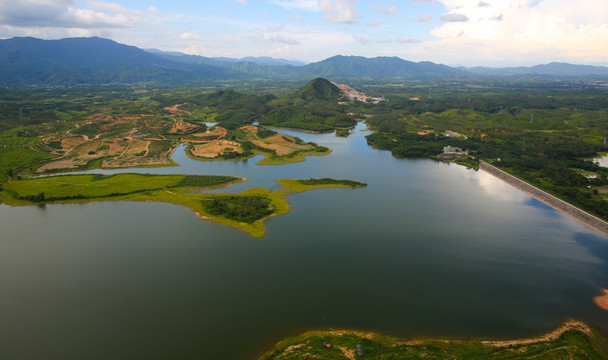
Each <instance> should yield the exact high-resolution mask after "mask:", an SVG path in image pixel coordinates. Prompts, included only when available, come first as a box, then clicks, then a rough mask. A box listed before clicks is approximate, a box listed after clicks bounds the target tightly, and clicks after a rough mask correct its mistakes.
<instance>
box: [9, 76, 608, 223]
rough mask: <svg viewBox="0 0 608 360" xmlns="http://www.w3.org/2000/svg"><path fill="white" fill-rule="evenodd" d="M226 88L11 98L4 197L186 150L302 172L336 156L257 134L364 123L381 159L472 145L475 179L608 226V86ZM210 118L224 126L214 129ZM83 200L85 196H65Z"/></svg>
mask: <svg viewBox="0 0 608 360" xmlns="http://www.w3.org/2000/svg"><path fill="white" fill-rule="evenodd" d="M228 84H229V85H230V86H231V88H229V89H218V88H215V87H181V88H180V87H159V88H156V89H150V90H149V89H142V88H136V87H133V88H131V87H123V88H105V89H97V90H90V89H70V90H65V89H57V90H49V91H47V90H44V91H43V90H11V89H0V106H2V108H3V111H2V112H0V186H3V185H2V183H3V182H6V181H8V180H9V179H13V180H15V179H19V178H24V177H25V176H30V175H35V174H48V173H54V172H66V171H71V170H82V169H94V168H100V167H105V168H117V167H123V168H125V167H134V166H169V165H172V162H171V160H170V158H169V157H170V154H171V153H172V151H173V150H174V149H175V148H176V147H177V146H178V145H179V144H180V143H185V144H188V147H187V152H188V154H189V155H191V156H193V157H195V158H197V159H213V160H239V159H247V158H250V157H252V156H254V155H256V154H264V155H266V157H265V158H264V159H263V160H262V161H260V162H259V163H260V164H281V163H286V162H295V161H302V160H304V159H305V158H306V156H309V155H323V154H328V153H329V152H330V150H329V149H327V148H324V147H320V146H318V145H316V144H306V143H303V142H301V140H299V139H296V138H290V137H285V136H279V135H277V134H275V133H274V132H273V131H272V130H269V129H268V128H266V127H265V126H262V127H257V130H255V129H256V128H255V127H253V126H251V125H249V124H252V122H254V121H259V122H260V124H262V125H264V124H265V125H266V126H274V127H290V128H297V129H301V130H307V131H334V130H335V129H337V135H345V134H347V133H348V128H350V127H352V126H353V125H354V124H355V123H356V122H357V121H360V120H365V121H366V123H367V125H368V127H369V128H370V129H372V130H373V131H374V133H373V134H371V135H369V136H368V138H367V139H368V142H369V144H371V145H373V146H374V147H375V148H378V149H385V150H390V151H391V152H392V153H393V155H395V156H398V157H428V158H433V159H437V156H438V155H439V154H440V153H441V152H442V150H443V147H445V146H448V145H451V146H456V147H461V148H462V149H465V150H469V156H468V157H462V158H460V159H456V160H455V162H457V163H459V164H463V165H465V166H468V167H471V168H475V169H476V168H477V167H478V162H479V160H484V161H486V162H488V163H491V164H493V165H495V166H498V167H500V168H501V169H503V170H505V171H507V172H509V173H511V174H513V175H515V176H517V177H519V178H521V179H523V180H525V181H527V182H529V183H531V184H533V185H535V186H537V187H540V188H541V189H543V190H545V191H547V192H549V193H552V194H554V195H556V196H558V197H560V198H562V199H564V200H565V201H567V202H570V203H572V204H574V205H576V206H578V207H580V208H582V209H584V210H586V211H589V212H591V213H593V214H595V215H597V216H599V217H601V218H603V219H608V201H607V200H608V191H607V189H608V169H607V168H603V167H600V166H598V165H597V164H594V163H592V162H591V161H589V160H588V159H589V158H593V157H594V156H596V154H598V153H605V152H608V146H606V145H605V143H604V139H605V137H606V136H608V122H607V121H606V114H607V113H608V100H607V99H608V97H606V89H605V87H603V86H602V85H603V83H601V82H596V81H581V80H565V81H559V82H554V81H544V80H539V79H538V78H536V79H531V80H527V79H507V78H502V79H497V78H490V79H482V80H479V79H466V80H454V79H451V80H449V81H444V80H440V79H435V80H426V81H424V82H423V81H407V82H406V81H401V80H398V79H391V80H390V81H385V82H382V81H370V80H349V85H350V86H352V87H354V88H356V89H357V90H359V91H362V92H365V93H367V94H370V95H375V96H379V95H382V96H383V97H384V98H386V99H387V101H382V102H380V103H378V104H369V103H363V102H358V101H348V100H345V99H344V98H343V97H342V94H341V93H340V91H339V89H338V88H337V87H336V86H335V85H334V84H332V83H331V82H329V81H327V80H325V79H314V80H312V81H310V82H309V83H307V84H302V83H301V82H298V81H296V82H291V83H289V82H275V83H271V82H268V81H259V82H250V83H248V84H247V85H246V86H245V85H244V84H239V83H238V82H228ZM237 90H247V91H248V93H246V92H241V91H237ZM270 92H272V94H271V93H270ZM208 121H214V122H218V123H219V124H218V126H217V127H215V128H213V127H212V128H207V126H206V122H208ZM219 128H222V129H225V132H218V131H216V130H217V129H219ZM446 131H451V132H446ZM444 134H448V135H449V136H445V135H444ZM459 135H460V136H459ZM212 141H218V142H219V143H220V144H219V146H218V148H219V149H220V150H219V151H216V152H215V153H213V152H211V155H209V152H206V151H204V149H202V150H201V149H200V147H201V146H202V145H204V144H207V143H209V142H212ZM222 141H223V142H224V143H222ZM195 150H199V151H198V152H197V151H195ZM196 153H198V154H199V155H201V156H198V155H196ZM216 154H217V156H216ZM117 193H119V194H120V193H121V192H117ZM39 195H40V192H38V193H33V194H28V195H24V196H32V199H34V198H36V199H41V196H39ZM78 195H83V196H84V194H80V193H76V194H72V195H64V196H78ZM48 196H49V194H45V199H46V197H48Z"/></svg>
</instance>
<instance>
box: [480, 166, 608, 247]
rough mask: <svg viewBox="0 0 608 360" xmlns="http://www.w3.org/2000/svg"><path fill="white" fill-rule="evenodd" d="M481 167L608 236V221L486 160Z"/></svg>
mask: <svg viewBox="0 0 608 360" xmlns="http://www.w3.org/2000/svg"><path fill="white" fill-rule="evenodd" d="M479 168H480V169H481V170H483V171H485V172H487V173H489V174H491V175H493V176H495V177H497V178H499V179H500V180H502V181H504V182H506V183H507V184H509V185H511V186H513V187H515V188H516V189H518V190H521V191H523V192H525V193H526V194H528V195H530V196H532V197H533V198H535V199H537V200H539V201H541V202H543V203H545V204H546V205H549V206H551V207H552V208H554V209H556V210H557V211H559V212H561V213H563V214H565V215H567V216H570V217H571V218H573V219H574V220H576V221H579V222H581V223H582V224H584V225H585V226H587V227H589V228H591V229H593V230H595V231H597V232H599V233H600V234H602V235H604V236H608V222H606V221H604V220H602V219H600V218H598V217H596V216H594V215H591V214H589V213H588V212H585V211H583V210H581V209H579V208H577V207H576V206H574V205H571V204H569V203H567V202H565V201H563V200H562V199H559V198H557V197H555V196H553V195H551V194H549V193H547V192H545V191H543V190H541V189H539V188H537V187H535V186H532V185H530V184H528V183H527V182H525V181H523V180H520V179H518V178H516V177H515V176H513V175H511V174H509V173H506V172H504V171H502V170H500V169H499V168H497V167H495V166H492V165H490V164H488V163H486V162H483V161H480V162H479Z"/></svg>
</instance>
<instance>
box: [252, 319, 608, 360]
mask: <svg viewBox="0 0 608 360" xmlns="http://www.w3.org/2000/svg"><path fill="white" fill-rule="evenodd" d="M312 358H314V359H327V360H334V359H345V360H348V359H351V360H352V359H437V360H439V359H442V360H443V359H454V360H465V359H509V360H514V359H521V360H523V359H535V360H554V359H581V360H583V359H584V360H590V359H597V360H601V359H606V358H608V342H607V341H606V339H605V338H604V337H603V336H602V335H601V334H600V333H599V332H598V331H596V330H594V329H592V328H591V327H589V326H588V325H587V324H585V323H582V322H580V321H574V320H570V321H567V322H565V323H564V324H563V325H562V326H560V327H559V328H557V329H555V330H553V331H551V332H549V333H547V334H545V335H542V336H539V337H534V338H528V339H517V340H469V341H463V340H455V339H414V340H409V339H400V338H396V337H391V336H386V335H381V334H377V333H372V332H364V331H353V330H339V331H336V330H331V331H309V332H307V333H304V334H302V335H300V336H296V337H293V338H289V339H285V340H283V341H281V342H279V343H278V344H276V345H275V346H274V348H273V349H271V350H269V351H267V352H266V353H264V354H263V355H262V356H261V357H259V358H258V360H273V359H282V360H292V359H293V360H296V359H312Z"/></svg>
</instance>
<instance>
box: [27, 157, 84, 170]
mask: <svg viewBox="0 0 608 360" xmlns="http://www.w3.org/2000/svg"><path fill="white" fill-rule="evenodd" d="M84 164H86V161H85V160H79V159H65V160H57V161H53V162H50V163H48V164H45V165H42V166H41V167H39V168H38V169H36V172H37V173H43V172H45V171H49V170H60V169H75V168H77V167H79V166H82V165H84Z"/></svg>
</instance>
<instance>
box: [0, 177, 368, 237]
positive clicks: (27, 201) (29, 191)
mask: <svg viewBox="0 0 608 360" xmlns="http://www.w3.org/2000/svg"><path fill="white" fill-rule="evenodd" d="M242 181H245V179H243V178H238V177H233V176H215V175H149V174H132V173H126V174H115V175H98V174H87V175H58V176H47V177H39V178H31V179H21V180H10V181H7V182H5V183H4V184H2V188H1V189H2V190H1V191H0V200H1V201H2V202H3V203H6V204H9V205H13V206H24V205H34V204H38V205H41V204H50V203H85V202H93V201H107V200H114V201H119V200H122V201H157V202H165V203H170V204H175V205H182V206H186V207H188V208H190V209H191V210H192V212H194V213H195V214H197V215H198V216H199V217H200V218H201V219H204V220H209V221H213V222H217V223H221V224H225V225H228V226H232V227H234V228H237V229H239V230H242V231H245V232H246V233H248V234H250V235H251V236H252V237H256V238H259V237H262V236H264V234H265V233H266V229H265V227H264V221H266V220H267V219H269V218H271V217H274V216H278V215H282V214H286V213H288V212H289V204H288V203H287V200H286V196H287V195H289V194H290V193H293V192H302V191H306V190H312V189H319V188H328V187H334V188H344V187H346V188H353V187H362V186H366V185H367V184H364V183H360V182H356V181H352V180H335V179H329V178H324V179H310V180H297V179H285V180H278V181H277V182H278V183H279V185H281V186H283V189H279V190H275V191H270V190H267V189H261V188H253V189H248V190H246V191H243V192H241V193H238V194H206V193H201V192H200V191H201V190H208V189H215V188H222V187H226V186H229V185H232V184H235V183H239V182H242Z"/></svg>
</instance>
